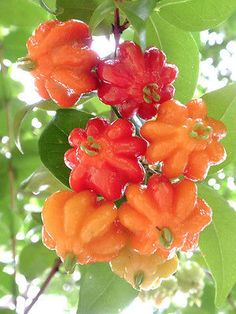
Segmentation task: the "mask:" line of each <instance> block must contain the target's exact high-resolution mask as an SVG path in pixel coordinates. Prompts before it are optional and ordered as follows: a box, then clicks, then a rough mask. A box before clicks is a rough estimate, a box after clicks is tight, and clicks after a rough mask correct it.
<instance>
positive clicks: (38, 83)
mask: <svg viewBox="0 0 236 314" xmlns="http://www.w3.org/2000/svg"><path fill="white" fill-rule="evenodd" d="M45 81H46V80H45V78H39V79H37V78H36V79H35V80H34V85H35V87H36V90H37V92H38V93H39V95H40V96H41V97H42V98H44V99H50V96H49V94H48V92H47V89H46V88H45Z"/></svg>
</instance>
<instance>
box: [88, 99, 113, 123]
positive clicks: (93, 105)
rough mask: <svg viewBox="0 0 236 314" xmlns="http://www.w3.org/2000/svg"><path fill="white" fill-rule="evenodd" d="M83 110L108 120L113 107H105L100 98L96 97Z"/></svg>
mask: <svg viewBox="0 0 236 314" xmlns="http://www.w3.org/2000/svg"><path fill="white" fill-rule="evenodd" d="M83 110H84V111H86V112H89V113H95V114H96V115H98V116H103V117H106V118H108V117H109V114H110V112H111V106H108V105H105V104H104V103H103V102H101V101H100V100H99V98H98V97H94V98H92V99H90V100H88V101H86V103H85V104H84V105H83Z"/></svg>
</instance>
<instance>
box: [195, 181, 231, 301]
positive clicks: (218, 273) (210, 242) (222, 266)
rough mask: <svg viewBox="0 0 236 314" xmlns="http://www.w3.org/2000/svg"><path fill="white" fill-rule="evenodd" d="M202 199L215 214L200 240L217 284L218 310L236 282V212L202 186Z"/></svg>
mask: <svg viewBox="0 0 236 314" xmlns="http://www.w3.org/2000/svg"><path fill="white" fill-rule="evenodd" d="M199 195H200V197H202V198H203V199H204V200H205V201H206V202H207V203H208V204H209V205H210V206H211V208H212V210H213V221H212V223H211V225H210V226H208V227H207V228H206V229H205V230H204V231H203V232H202V233H201V237H200V249H201V252H202V255H203V257H204V259H205V261H206V263H207V265H208V267H209V269H210V271H211V273H212V276H213V278H214V280H215V283H216V306H220V305H222V304H223V303H224V301H225V299H226V297H227V295H228V294H229V292H230V290H231V289H232V287H233V285H234V284H235V282H236V246H235V245H234V243H236V233H235V230H236V212H235V211H234V210H233V209H232V208H231V207H230V206H229V205H228V203H227V202H226V201H225V200H224V199H223V198H222V197H221V196H220V195H219V194H218V193H217V192H216V191H215V190H213V189H211V188H209V187H207V186H205V185H203V184H200V185H199Z"/></svg>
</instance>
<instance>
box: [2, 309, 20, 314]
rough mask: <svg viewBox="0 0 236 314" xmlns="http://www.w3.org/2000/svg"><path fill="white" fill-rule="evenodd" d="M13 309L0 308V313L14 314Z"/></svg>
mask: <svg viewBox="0 0 236 314" xmlns="http://www.w3.org/2000/svg"><path fill="white" fill-rule="evenodd" d="M15 313H16V312H15V311H12V310H10V309H5V308H0V314H15Z"/></svg>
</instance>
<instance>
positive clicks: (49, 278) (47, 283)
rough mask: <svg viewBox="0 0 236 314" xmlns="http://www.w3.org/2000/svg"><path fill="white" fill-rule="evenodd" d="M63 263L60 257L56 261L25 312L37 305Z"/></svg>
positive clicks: (25, 313)
mask: <svg viewBox="0 0 236 314" xmlns="http://www.w3.org/2000/svg"><path fill="white" fill-rule="evenodd" d="M61 264H62V261H61V260H60V258H58V259H57V260H56V262H55V264H54V265H53V267H52V269H51V271H50V273H49V274H48V276H47V278H46V279H45V281H44V283H43V284H42V286H41V288H40V290H39V292H38V294H37V295H36V297H35V298H34V299H33V300H32V302H31V303H30V305H29V306H28V307H27V308H26V309H25V311H24V314H27V313H29V311H30V310H31V309H32V307H33V306H34V305H35V303H36V302H37V301H38V299H39V297H40V296H41V295H42V294H43V292H44V291H45V289H46V288H47V286H48V285H49V283H50V281H51V280H52V278H53V277H54V275H55V274H56V273H57V272H58V271H59V268H60V265H61Z"/></svg>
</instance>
